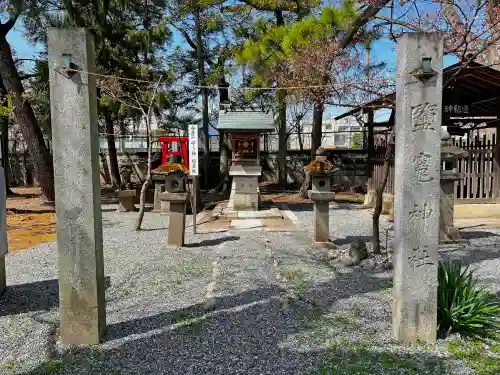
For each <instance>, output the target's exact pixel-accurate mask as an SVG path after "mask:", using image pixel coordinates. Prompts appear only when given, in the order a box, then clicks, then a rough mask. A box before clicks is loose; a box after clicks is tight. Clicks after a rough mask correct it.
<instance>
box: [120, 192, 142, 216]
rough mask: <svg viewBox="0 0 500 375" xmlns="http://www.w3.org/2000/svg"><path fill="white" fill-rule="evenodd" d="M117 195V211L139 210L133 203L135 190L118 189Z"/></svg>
mask: <svg viewBox="0 0 500 375" xmlns="http://www.w3.org/2000/svg"><path fill="white" fill-rule="evenodd" d="M117 195H118V211H119V212H129V211H132V212H135V211H139V210H138V209H137V207H136V206H135V204H134V199H135V197H136V195H137V191H135V190H119V191H118V193H117Z"/></svg>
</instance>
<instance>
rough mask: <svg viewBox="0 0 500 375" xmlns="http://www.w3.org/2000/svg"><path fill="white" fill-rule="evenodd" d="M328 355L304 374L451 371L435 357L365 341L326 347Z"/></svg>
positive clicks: (440, 374) (434, 374) (433, 374)
mask: <svg viewBox="0 0 500 375" xmlns="http://www.w3.org/2000/svg"><path fill="white" fill-rule="evenodd" d="M329 350H330V352H331V355H332V356H331V358H330V359H329V360H328V361H327V362H326V363H324V364H323V365H322V366H321V367H320V368H318V369H317V370H314V371H312V372H308V373H306V375H368V374H369V375H389V374H391V375H452V373H451V372H450V371H449V370H448V368H447V365H446V364H445V363H443V362H442V361H440V360H439V359H437V358H423V357H422V358H419V357H417V356H416V355H413V356H411V357H410V356H408V355H401V354H398V353H394V354H388V353H379V352H375V351H373V350H370V349H369V348H368V347H367V346H366V345H365V344H363V343H361V344H359V345H351V346H346V345H345V344H342V343H334V344H333V345H331V346H330V347H329Z"/></svg>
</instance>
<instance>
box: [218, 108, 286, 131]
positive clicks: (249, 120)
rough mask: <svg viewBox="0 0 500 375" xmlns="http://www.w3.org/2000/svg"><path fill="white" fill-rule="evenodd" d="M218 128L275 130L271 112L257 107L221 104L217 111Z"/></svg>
mask: <svg viewBox="0 0 500 375" xmlns="http://www.w3.org/2000/svg"><path fill="white" fill-rule="evenodd" d="M217 129H218V130H225V131H233V132H238V131H239V132H244V131H249V130H250V131H259V132H270V131H275V130H276V128H275V125H274V117H273V114H272V112H270V111H265V110H262V108H259V107H235V106H229V105H227V106H223V107H221V110H220V111H219V124H218V125H217Z"/></svg>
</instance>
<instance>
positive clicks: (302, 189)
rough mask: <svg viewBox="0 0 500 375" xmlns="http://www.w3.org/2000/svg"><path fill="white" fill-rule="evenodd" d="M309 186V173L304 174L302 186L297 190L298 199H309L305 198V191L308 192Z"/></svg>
mask: <svg viewBox="0 0 500 375" xmlns="http://www.w3.org/2000/svg"><path fill="white" fill-rule="evenodd" d="M309 186H311V175H310V174H309V172H306V176H305V178H304V182H303V183H302V186H301V187H300V190H299V198H301V199H307V198H309V197H308V196H307V191H308V190H309Z"/></svg>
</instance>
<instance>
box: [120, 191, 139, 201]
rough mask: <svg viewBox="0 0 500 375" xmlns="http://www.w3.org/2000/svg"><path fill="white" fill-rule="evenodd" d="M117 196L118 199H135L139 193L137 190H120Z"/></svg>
mask: <svg viewBox="0 0 500 375" xmlns="http://www.w3.org/2000/svg"><path fill="white" fill-rule="evenodd" d="M117 195H118V199H120V198H131V197H135V196H136V195H137V191H136V190H119V191H118V193H117Z"/></svg>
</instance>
